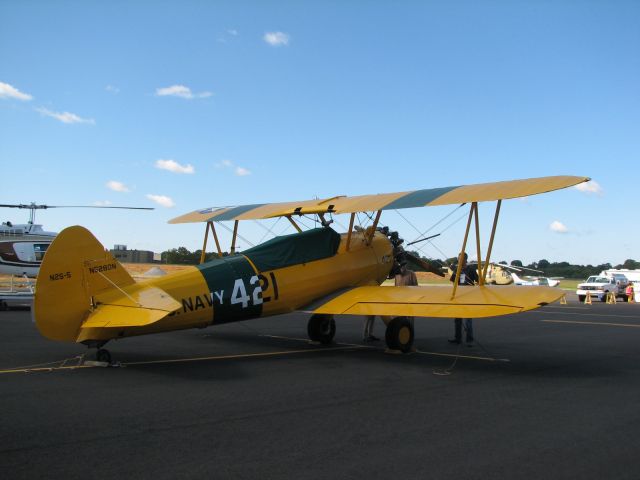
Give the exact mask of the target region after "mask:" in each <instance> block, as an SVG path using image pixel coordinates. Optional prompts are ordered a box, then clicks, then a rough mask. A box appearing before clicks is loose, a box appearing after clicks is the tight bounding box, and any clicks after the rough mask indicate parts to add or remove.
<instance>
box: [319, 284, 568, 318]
mask: <svg viewBox="0 0 640 480" xmlns="http://www.w3.org/2000/svg"><path fill="white" fill-rule="evenodd" d="M451 292H452V289H451V288H447V287H439V286H431V287H358V288H354V289H352V290H349V291H348V292H346V293H343V294H342V295H340V296H338V297H336V298H334V299H333V300H330V301H329V302H327V303H325V304H324V305H322V306H321V307H319V308H317V309H316V310H315V311H314V313H324V314H334V315H390V316H413V317H444V318H481V317H495V316H499V315H508V314H511V313H519V312H525V311H527V310H532V309H534V308H538V307H540V306H542V305H545V304H547V303H551V302H555V301H557V300H559V299H560V298H561V297H562V296H563V295H564V292H562V291H561V290H558V289H555V288H550V287H537V286H535V287H533V286H518V287H516V286H513V285H492V286H474V287H471V286H460V287H458V290H457V292H456V296H455V298H454V299H453V300H452V299H451Z"/></svg>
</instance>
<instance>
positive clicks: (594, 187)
mask: <svg viewBox="0 0 640 480" xmlns="http://www.w3.org/2000/svg"><path fill="white" fill-rule="evenodd" d="M575 189H576V190H580V191H581V192H584V193H588V194H589V193H593V194H596V195H602V193H603V190H602V187H601V186H600V184H599V183H598V182H596V181H595V180H590V181H588V182H584V183H579V184H578V185H576V186H575Z"/></svg>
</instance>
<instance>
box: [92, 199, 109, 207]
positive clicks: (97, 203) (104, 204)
mask: <svg viewBox="0 0 640 480" xmlns="http://www.w3.org/2000/svg"><path fill="white" fill-rule="evenodd" d="M93 204H94V205H95V206H96V207H108V206H110V205H111V202H110V201H109V200H96V201H95V202H93Z"/></svg>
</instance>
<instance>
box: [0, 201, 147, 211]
mask: <svg viewBox="0 0 640 480" xmlns="http://www.w3.org/2000/svg"><path fill="white" fill-rule="evenodd" d="M0 208H27V209H31V210H41V209H47V208H120V209H126V210H155V208H153V207H116V206H109V205H36V204H35V203H32V204H30V205H27V204H24V203H20V204H7V203H2V204H0Z"/></svg>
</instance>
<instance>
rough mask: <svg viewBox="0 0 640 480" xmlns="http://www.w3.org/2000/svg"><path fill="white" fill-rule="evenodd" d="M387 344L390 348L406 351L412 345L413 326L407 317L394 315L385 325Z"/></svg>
mask: <svg viewBox="0 0 640 480" xmlns="http://www.w3.org/2000/svg"><path fill="white" fill-rule="evenodd" d="M385 340H386V341H387V346H388V347H389V348H390V349H392V350H400V351H402V352H404V353H407V352H409V351H410V350H411V346H412V345H413V327H412V326H411V322H410V321H409V319H408V318H407V317H396V318H394V319H393V320H391V321H390V322H389V324H388V325H387V332H386V335H385Z"/></svg>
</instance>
